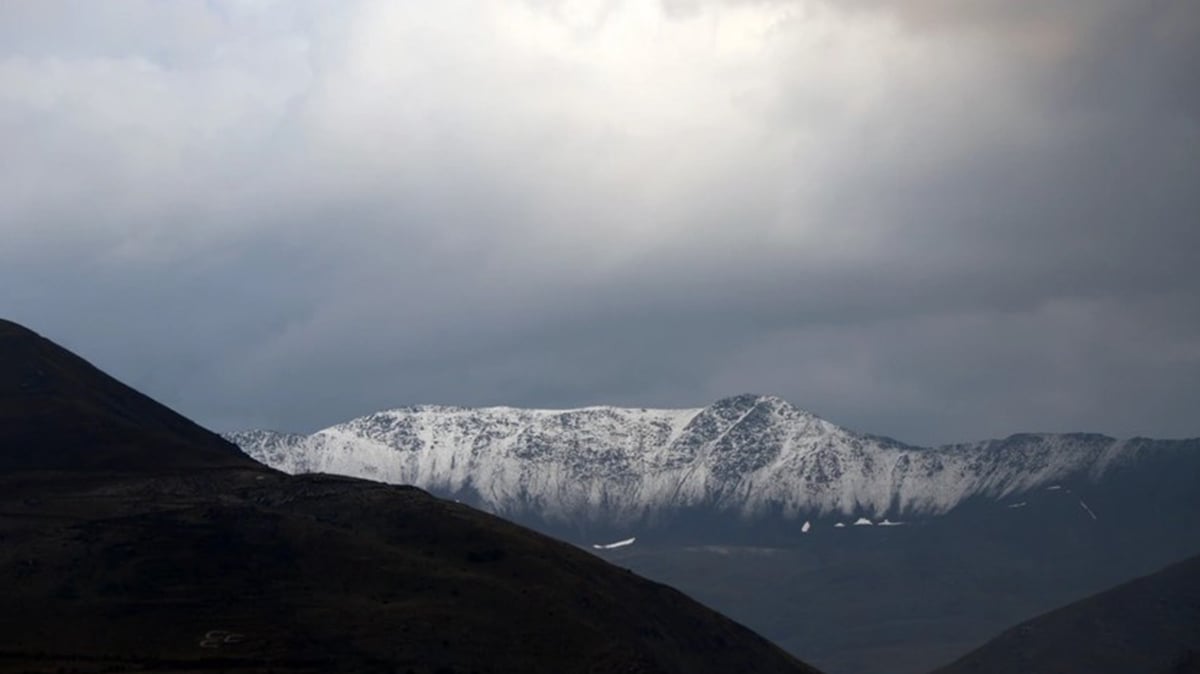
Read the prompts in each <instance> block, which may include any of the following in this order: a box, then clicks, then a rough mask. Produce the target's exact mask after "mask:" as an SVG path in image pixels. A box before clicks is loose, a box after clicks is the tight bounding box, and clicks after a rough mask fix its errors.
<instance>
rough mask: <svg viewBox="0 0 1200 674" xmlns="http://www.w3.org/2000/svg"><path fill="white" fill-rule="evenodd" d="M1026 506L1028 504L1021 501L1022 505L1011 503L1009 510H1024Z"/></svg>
mask: <svg viewBox="0 0 1200 674" xmlns="http://www.w3.org/2000/svg"><path fill="white" fill-rule="evenodd" d="M1026 505H1027V504H1026V503H1025V502H1024V501H1021V502H1020V503H1010V504H1008V507H1009V508H1024V507H1025V506H1026Z"/></svg>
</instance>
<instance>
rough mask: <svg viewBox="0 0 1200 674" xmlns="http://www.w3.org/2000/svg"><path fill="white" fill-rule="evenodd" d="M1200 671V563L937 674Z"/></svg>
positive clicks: (1022, 628) (1079, 605)
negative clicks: (1199, 666) (1199, 667)
mask: <svg viewBox="0 0 1200 674" xmlns="http://www.w3.org/2000/svg"><path fill="white" fill-rule="evenodd" d="M1198 665H1200V557H1192V558H1190V559H1187V560H1185V561H1183V562H1179V563H1178V564H1173V565H1171V566H1169V567H1167V568H1165V569H1163V570H1161V571H1159V572H1157V573H1154V574H1151V575H1149V576H1145V577H1143V578H1138V579H1137V580H1133V581H1130V582H1128V583H1125V584H1123V585H1120V586H1118V587H1115V588H1113V589H1111V590H1108V591H1105V592H1101V593H1100V594H1097V595H1095V596H1092V597H1088V598H1087V599H1083V600H1081V601H1077V602H1075V603H1072V604H1070V605H1068V606H1064V607H1062V608H1060V609H1057V610H1055V611H1051V612H1050V613H1047V614H1044V615H1041V616H1038V617H1037V618H1034V619H1032V620H1029V621H1026V622H1024V623H1021V624H1020V625H1017V626H1016V627H1014V628H1012V629H1009V630H1007V631H1005V632H1004V633H1003V634H1001V635H1000V636H998V637H996V638H995V639H993V640H992V641H990V642H988V643H987V644H985V645H984V646H983V647H981V648H979V649H977V650H975V651H972V652H971V653H969V654H968V655H966V656H964V657H962V658H961V659H959V660H957V661H955V662H954V663H952V664H950V665H948V666H946V667H942V668H941V669H938V670H936V674H992V673H994V674H1007V673H1008V672H1026V673H1028V674H1052V673H1053V674H1066V673H1073V672H1078V673H1079V674H1130V673H1132V672H1143V673H1145V674H1171V673H1183V672H1195V671H1197V669H1198Z"/></svg>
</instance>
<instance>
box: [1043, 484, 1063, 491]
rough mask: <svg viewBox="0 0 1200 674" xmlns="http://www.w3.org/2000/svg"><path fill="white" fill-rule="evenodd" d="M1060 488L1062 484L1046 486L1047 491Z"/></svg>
mask: <svg viewBox="0 0 1200 674" xmlns="http://www.w3.org/2000/svg"><path fill="white" fill-rule="evenodd" d="M1059 489H1062V485H1061V484H1052V485H1050V486H1049V487H1046V491H1058V490H1059Z"/></svg>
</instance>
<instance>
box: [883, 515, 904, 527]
mask: <svg viewBox="0 0 1200 674" xmlns="http://www.w3.org/2000/svg"><path fill="white" fill-rule="evenodd" d="M879 526H881V527H902V526H904V522H893V521H891V520H889V519H887V518H886V517H885V518H884V519H883V521H882V522H880V523H879Z"/></svg>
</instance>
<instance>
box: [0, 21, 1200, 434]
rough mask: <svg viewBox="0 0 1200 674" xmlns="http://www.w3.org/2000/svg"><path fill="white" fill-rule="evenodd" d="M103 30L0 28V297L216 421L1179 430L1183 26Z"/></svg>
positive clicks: (1192, 142)
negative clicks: (534, 417)
mask: <svg viewBox="0 0 1200 674" xmlns="http://www.w3.org/2000/svg"><path fill="white" fill-rule="evenodd" d="M120 7H121V8H122V9H123V11H120V12H117V11H113V10H112V9H111V6H109V7H108V8H105V7H102V6H99V5H90V4H87V5H80V4H78V3H65V4H58V3H44V2H38V3H20V2H18V3H8V4H6V5H5V6H4V7H3V9H2V10H0V11H2V12H3V13H4V15H3V17H0V18H2V19H3V20H0V26H2V27H3V28H0V85H2V86H0V138H2V139H3V141H4V146H5V147H6V148H7V150H8V151H7V152H6V158H5V159H4V160H3V162H2V163H0V196H2V197H3V199H2V200H0V234H2V235H3V243H4V245H2V246H0V307H2V308H3V312H4V314H5V315H7V316H11V317H12V318H15V319H17V320H21V321H23V322H26V323H27V324H29V325H31V327H34V328H35V329H38V330H40V331H42V332H44V333H45V334H47V335H48V336H50V337H53V338H56V339H59V340H61V341H63V342H64V343H66V344H67V345H68V346H71V347H73V348H75V349H77V350H79V351H81V352H82V353H84V354H85V355H87V356H89V357H90V358H92V359H93V360H95V361H96V362H97V364H99V365H101V366H103V367H106V368H108V369H110V370H111V371H113V372H114V374H117V375H118V376H121V377H123V378H125V379H127V380H129V381H130V382H131V383H133V384H135V385H137V386H140V387H143V388H144V389H146V390H147V391H148V392H150V393H151V394H153V395H156V396H159V397H162V398H163V399H165V400H166V401H168V402H170V403H171V404H173V405H175V406H177V407H178V408H180V409H181V410H182V411H184V412H186V413H188V414H190V415H193V416H195V417H197V418H198V419H199V420H201V421H202V422H205V423H209V424H211V425H213V426H215V427H217V428H219V429H222V430H224V429H234V428H238V427H244V426H262V425H265V426H271V427H276V428H285V429H296V430H311V429H313V428H315V427H318V426H320V425H323V424H329V423H334V422H336V421H339V420H342V419H345V418H348V417H350V416H354V415H358V414H362V413H366V412H368V411H371V410H374V409H378V408H381V407H388V406H395V405H402V404H411V403H421V402H440V403H454V404H467V405H474V404H515V405H539V406H568V405H578V404H596V403H613V404H628V405H700V404H705V403H707V402H709V401H711V400H712V399H714V398H717V397H720V396H724V395H729V394H732V393H737V392H741V391H747V390H749V391H761V392H771V393H778V394H780V395H783V396H785V397H787V398H789V399H790V400H792V401H793V402H795V403H796V404H798V405H801V406H804V407H808V408H810V409H812V410H814V411H816V412H818V413H820V414H823V415H824V416H826V417H828V418H830V419H832V420H834V421H836V422H839V423H842V424H845V425H849V426H851V427H856V428H860V429H863V430H868V431H872V432H877V433H886V434H891V435H895V436H897V437H900V438H902V439H905V440H909V441H914V442H922V441H949V440H962V439H973V438H978V437H983V436H990V435H997V434H1003V433H1008V432H1015V431H1020V430H1094V431H1101V432H1109V433H1114V434H1135V433H1142V434H1149V435H1160V436H1167V435H1197V434H1200V427H1197V426H1196V421H1195V416H1194V414H1193V410H1194V409H1196V407H1197V405H1200V386H1198V385H1197V382H1200V310H1198V309H1197V308H1196V307H1197V304H1198V303H1196V302H1195V300H1194V298H1195V297H1196V296H1198V294H1200V273H1197V272H1196V266H1197V265H1196V261H1197V254H1196V253H1195V251H1196V250H1200V234H1198V230H1200V227H1197V226H1196V223H1197V222H1198V221H1200V197H1198V196H1197V192H1200V191H1198V190H1196V189H1195V188H1194V186H1195V185H1198V184H1200V105H1198V99H1197V94H1196V93H1195V92H1196V91H1197V90H1200V87H1195V86H1188V84H1189V82H1190V80H1191V79H1194V75H1192V73H1194V72H1198V71H1200V46H1197V45H1200V34H1198V32H1200V12H1198V11H1197V9H1196V6H1195V4H1194V3H1187V2H1159V3H1116V2H1111V3H1110V2H1104V3H1099V2H1098V3H1085V2H1075V3H1067V2H1052V3H1039V4H1038V5H1037V6H1036V7H1035V6H1032V5H1026V4H1023V3H1000V2H982V1H979V2H968V3H947V2H937V1H929V2H914V3H904V4H903V6H902V9H900V10H897V9H895V8H894V5H893V4H892V3H887V4H884V3H875V2H866V1H864V2H853V3H822V2H805V3H802V2H699V1H697V2H671V3H665V4H664V5H663V6H662V7H661V9H656V8H655V7H654V6H653V5H650V4H643V5H637V4H630V3H606V2H568V1H563V2H531V3H525V4H516V3H514V4H511V5H479V4H476V3H467V2H448V3H438V4H437V6H436V7H432V6H428V5H419V4H415V3H414V4H405V3H371V2H363V3H302V4H293V3H270V2H262V3H250V2H247V3H206V4H200V3H144V4H143V3H133V2H131V3H128V4H124V5H120ZM85 27H92V28H93V29H92V30H85V29H84V28H85Z"/></svg>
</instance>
